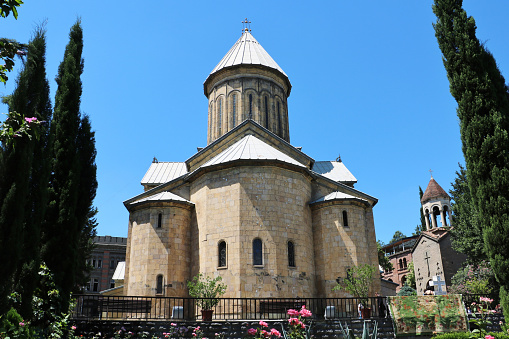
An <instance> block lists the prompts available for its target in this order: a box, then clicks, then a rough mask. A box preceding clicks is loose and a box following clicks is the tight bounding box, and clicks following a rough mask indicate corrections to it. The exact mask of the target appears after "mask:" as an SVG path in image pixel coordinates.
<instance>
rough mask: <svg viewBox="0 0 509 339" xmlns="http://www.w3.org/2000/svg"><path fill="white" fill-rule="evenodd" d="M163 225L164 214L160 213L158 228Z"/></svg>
mask: <svg viewBox="0 0 509 339" xmlns="http://www.w3.org/2000/svg"><path fill="white" fill-rule="evenodd" d="M161 227H163V214H162V213H159V214H158V215H157V228H161Z"/></svg>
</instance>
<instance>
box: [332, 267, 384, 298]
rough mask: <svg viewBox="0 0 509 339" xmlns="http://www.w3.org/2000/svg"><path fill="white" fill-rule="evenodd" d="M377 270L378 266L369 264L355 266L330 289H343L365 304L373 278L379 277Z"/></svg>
mask: <svg viewBox="0 0 509 339" xmlns="http://www.w3.org/2000/svg"><path fill="white" fill-rule="evenodd" d="M377 272H378V268H376V267H374V266H371V265H369V264H364V265H359V266H355V267H354V268H352V269H350V271H349V274H348V276H347V277H346V278H343V279H341V281H339V282H338V284H337V285H336V286H334V288H333V289H332V290H333V291H341V290H344V291H346V292H347V293H349V294H351V295H352V296H354V297H356V298H359V299H361V302H362V304H363V305H364V306H367V305H368V297H369V290H370V288H371V285H372V284H373V278H375V279H379V278H380V277H379V274H377Z"/></svg>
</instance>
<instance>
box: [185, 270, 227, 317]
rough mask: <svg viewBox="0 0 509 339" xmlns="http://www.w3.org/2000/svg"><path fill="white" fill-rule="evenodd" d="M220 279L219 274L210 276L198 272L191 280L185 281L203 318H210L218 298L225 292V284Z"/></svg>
mask: <svg viewBox="0 0 509 339" xmlns="http://www.w3.org/2000/svg"><path fill="white" fill-rule="evenodd" d="M221 281H222V278H221V277H220V276H217V277H215V278H211V277H209V276H205V275H203V274H202V273H198V274H197V275H196V276H194V278H193V280H191V281H188V282H187V288H188V289H189V295H190V296H191V297H193V298H196V302H197V303H198V306H199V307H200V308H201V312H202V319H203V320H208V321H210V320H212V313H213V308H214V307H215V306H216V305H217V304H219V299H218V298H220V297H221V296H222V295H223V294H224V293H225V292H226V285H225V284H223V283H222V282H221Z"/></svg>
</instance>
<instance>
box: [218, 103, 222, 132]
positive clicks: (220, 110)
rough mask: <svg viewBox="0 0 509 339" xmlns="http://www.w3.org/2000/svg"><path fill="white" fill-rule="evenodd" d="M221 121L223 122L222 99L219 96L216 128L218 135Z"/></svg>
mask: <svg viewBox="0 0 509 339" xmlns="http://www.w3.org/2000/svg"><path fill="white" fill-rule="evenodd" d="M222 123H223V99H222V98H220V99H219V102H218V104H217V129H218V131H219V136H220V135H221V134H222V131H221V130H222Z"/></svg>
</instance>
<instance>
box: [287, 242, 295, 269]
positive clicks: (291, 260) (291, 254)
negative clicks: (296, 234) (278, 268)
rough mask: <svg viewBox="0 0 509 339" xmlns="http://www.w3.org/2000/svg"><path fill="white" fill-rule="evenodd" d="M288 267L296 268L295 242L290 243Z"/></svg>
mask: <svg viewBox="0 0 509 339" xmlns="http://www.w3.org/2000/svg"><path fill="white" fill-rule="evenodd" d="M288 266H290V267H295V248H294V245H293V241H289V242H288Z"/></svg>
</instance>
